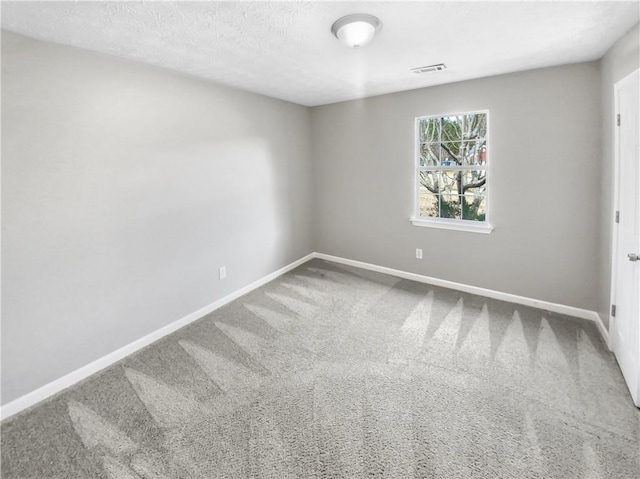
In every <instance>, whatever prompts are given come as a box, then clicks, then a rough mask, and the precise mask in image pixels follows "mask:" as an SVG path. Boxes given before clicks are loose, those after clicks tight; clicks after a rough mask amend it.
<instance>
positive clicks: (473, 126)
mask: <svg viewBox="0 0 640 479" xmlns="http://www.w3.org/2000/svg"><path fill="white" fill-rule="evenodd" d="M463 126H464V139H465V140H474V139H484V138H486V137H487V114H486V113H473V114H469V115H464V125H463Z"/></svg>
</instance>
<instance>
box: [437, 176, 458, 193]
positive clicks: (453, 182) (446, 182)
mask: <svg viewBox="0 0 640 479" xmlns="http://www.w3.org/2000/svg"><path fill="white" fill-rule="evenodd" d="M461 175H462V172H461V171H443V172H442V174H441V177H440V192H441V193H442V194H445V195H456V196H457V195H459V194H460V191H459V190H458V188H459V185H460V181H461Z"/></svg>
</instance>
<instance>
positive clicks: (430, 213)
mask: <svg viewBox="0 0 640 479" xmlns="http://www.w3.org/2000/svg"><path fill="white" fill-rule="evenodd" d="M419 201H420V204H419V207H420V216H427V217H429V218H439V217H440V212H439V206H438V205H439V201H438V195H434V194H432V193H431V192H430V191H429V190H427V189H425V188H420V198H419Z"/></svg>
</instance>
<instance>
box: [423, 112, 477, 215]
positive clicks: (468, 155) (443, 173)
mask: <svg viewBox="0 0 640 479" xmlns="http://www.w3.org/2000/svg"><path fill="white" fill-rule="evenodd" d="M487 116H488V112H482V113H466V114H461V115H451V116H438V117H423V118H418V120H417V121H418V130H417V134H418V142H419V155H420V156H419V162H418V165H417V167H418V208H419V211H418V213H419V216H421V217H431V218H451V219H459V220H470V221H485V218H486V187H487V184H486V183H487V159H488V151H487Z"/></svg>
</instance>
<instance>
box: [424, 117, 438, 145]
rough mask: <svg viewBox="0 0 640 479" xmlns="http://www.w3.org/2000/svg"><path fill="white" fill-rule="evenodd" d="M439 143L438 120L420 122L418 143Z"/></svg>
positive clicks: (430, 119)
mask: <svg viewBox="0 0 640 479" xmlns="http://www.w3.org/2000/svg"><path fill="white" fill-rule="evenodd" d="M438 141H440V118H425V119H423V120H420V143H429V142H432V143H435V142H438Z"/></svg>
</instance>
